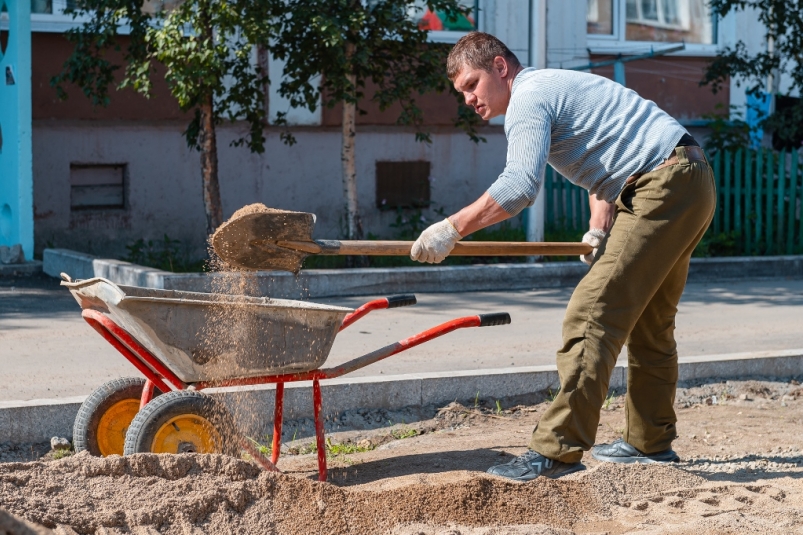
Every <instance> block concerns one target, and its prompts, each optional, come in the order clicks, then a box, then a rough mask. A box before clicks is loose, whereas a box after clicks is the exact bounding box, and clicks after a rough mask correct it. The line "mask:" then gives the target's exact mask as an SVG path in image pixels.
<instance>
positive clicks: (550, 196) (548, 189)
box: [544, 165, 555, 226]
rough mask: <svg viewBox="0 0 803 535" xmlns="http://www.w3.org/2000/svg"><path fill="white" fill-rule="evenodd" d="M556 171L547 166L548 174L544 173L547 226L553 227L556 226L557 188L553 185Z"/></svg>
mask: <svg viewBox="0 0 803 535" xmlns="http://www.w3.org/2000/svg"><path fill="white" fill-rule="evenodd" d="M553 173H554V170H553V169H552V167H551V166H549V165H547V166H546V172H545V173H544V195H545V197H544V204H545V210H546V221H545V225H553V226H554V224H555V199H554V196H555V188H554V184H552V175H553Z"/></svg>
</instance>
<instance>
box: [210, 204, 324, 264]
mask: <svg viewBox="0 0 803 535" xmlns="http://www.w3.org/2000/svg"><path fill="white" fill-rule="evenodd" d="M314 227H315V216H314V215H313V214H308V213H306V212H290V211H286V210H276V209H272V208H267V207H266V206H264V205H250V206H246V207H244V208H241V209H240V210H238V211H237V212H235V213H234V215H232V216H231V218H230V219H229V220H228V221H226V222H225V223H224V224H223V225H221V226H220V227H219V228H218V230H217V231H216V232H215V234H214V235H213V236H212V247H213V248H214V250H215V253H216V254H217V255H218V256H219V257H220V259H221V260H223V261H224V262H226V263H227V264H229V265H230V266H232V267H234V268H238V269H250V270H258V269H277V270H282V271H291V272H293V273H298V272H299V271H300V270H301V264H302V262H303V261H304V258H306V257H307V253H305V252H304V251H299V250H294V249H287V248H285V247H280V246H278V245H277V244H276V242H277V241H312V229H313V228H314Z"/></svg>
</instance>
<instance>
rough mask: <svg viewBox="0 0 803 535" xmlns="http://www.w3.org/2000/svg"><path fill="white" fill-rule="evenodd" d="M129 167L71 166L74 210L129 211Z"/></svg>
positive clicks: (112, 165) (71, 201)
mask: <svg viewBox="0 0 803 535" xmlns="http://www.w3.org/2000/svg"><path fill="white" fill-rule="evenodd" d="M125 175H126V165H125V164H70V210H73V211H75V210H97V209H113V208H117V209H119V208H125Z"/></svg>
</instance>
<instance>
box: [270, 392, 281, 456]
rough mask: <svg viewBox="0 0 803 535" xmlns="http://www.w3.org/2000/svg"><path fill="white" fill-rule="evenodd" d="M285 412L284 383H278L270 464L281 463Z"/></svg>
mask: <svg viewBox="0 0 803 535" xmlns="http://www.w3.org/2000/svg"><path fill="white" fill-rule="evenodd" d="M283 410H284V383H276V402H275V403H274V406H273V443H272V444H271V448H270V462H272V463H273V464H276V463H277V462H278V461H279V450H280V449H281V447H282V418H283V416H282V412H283Z"/></svg>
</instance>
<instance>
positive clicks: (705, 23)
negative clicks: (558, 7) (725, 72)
mask: <svg viewBox="0 0 803 535" xmlns="http://www.w3.org/2000/svg"><path fill="white" fill-rule="evenodd" d="M587 2H588V4H587V7H588V10H587V14H586V28H587V30H586V31H587V33H588V40H589V45H591V47H592V48H600V47H602V48H605V47H606V46H607V47H611V46H616V45H617V44H618V45H621V46H620V48H625V47H627V48H630V49H633V48H634V47H633V44H634V43H636V44H643V45H650V46H652V45H653V44H654V43H680V42H683V43H686V45H687V46H688V47H689V48H690V51H691V52H694V51H695V50H696V51H698V52H699V51H706V50H709V51H711V52H715V51H716V47H715V46H712V45H716V44H717V21H716V17H714V16H713V15H712V14H711V9H710V8H709V7H708V5H707V4H708V0H587ZM706 47H708V48H706Z"/></svg>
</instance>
